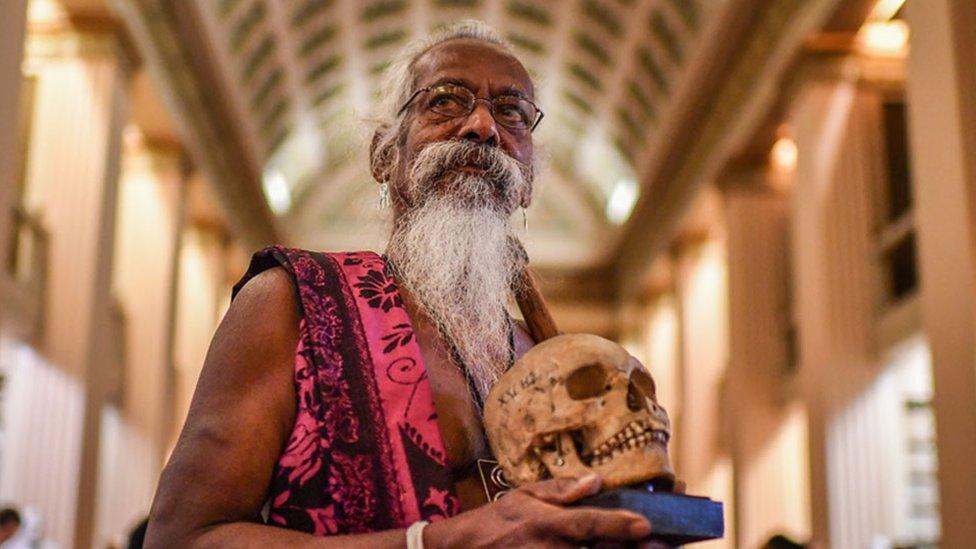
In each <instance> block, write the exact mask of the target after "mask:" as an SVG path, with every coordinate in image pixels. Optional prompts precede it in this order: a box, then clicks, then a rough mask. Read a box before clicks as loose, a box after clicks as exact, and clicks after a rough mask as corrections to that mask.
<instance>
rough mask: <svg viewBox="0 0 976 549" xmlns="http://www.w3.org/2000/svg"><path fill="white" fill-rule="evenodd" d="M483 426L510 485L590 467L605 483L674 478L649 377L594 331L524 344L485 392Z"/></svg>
mask: <svg viewBox="0 0 976 549" xmlns="http://www.w3.org/2000/svg"><path fill="white" fill-rule="evenodd" d="M485 428H486V432H487V434H488V440H489V442H490V444H491V448H492V450H493V451H494V453H495V457H496V458H497V459H498V463H499V465H500V466H501V467H502V470H504V472H505V477H506V479H507V480H508V481H509V482H510V483H511V484H512V485H515V486H518V485H520V484H524V483H527V482H533V481H536V480H540V479H542V478H545V477H546V476H552V477H554V478H565V477H581V476H583V475H585V474H588V473H591V472H594V473H597V474H598V475H600V476H601V477H602V478H603V488H604V489H610V488H616V487H619V486H628V485H632V484H636V483H640V482H648V481H650V482H653V483H654V484H655V485H656V486H659V487H663V488H665V489H670V487H671V486H672V485H673V482H674V472H673V471H672V469H671V462H670V460H669V458H668V446H667V445H668V440H669V439H670V436H671V425H670V421H669V420H668V414H667V412H666V411H665V410H664V408H662V407H661V406H660V405H659V404H658V403H657V396H656V391H655V386H654V380H653V379H652V378H651V376H650V374H648V373H647V372H646V371H645V370H644V369H643V368H641V367H640V366H639V364H638V363H637V361H636V360H634V359H632V358H631V357H630V355H629V354H628V353H627V351H626V350H624V349H623V348H622V347H620V346H619V345H617V344H616V343H613V342H611V341H608V340H606V339H603V338H602V337H598V336H595V335H588V334H569V335H561V336H557V337H554V338H552V339H549V340H546V341H544V342H542V343H540V344H539V345H536V346H535V347H533V348H532V349H531V350H530V351H529V352H527V353H526V354H525V355H524V356H523V357H522V358H521V359H520V360H519V361H518V362H516V363H515V365H514V366H512V368H511V369H510V370H509V371H508V372H506V373H505V375H504V376H502V377H501V379H499V380H498V382H497V383H496V384H495V386H494V387H493V388H492V390H491V392H490V393H489V395H488V399H487V401H486V403H485Z"/></svg>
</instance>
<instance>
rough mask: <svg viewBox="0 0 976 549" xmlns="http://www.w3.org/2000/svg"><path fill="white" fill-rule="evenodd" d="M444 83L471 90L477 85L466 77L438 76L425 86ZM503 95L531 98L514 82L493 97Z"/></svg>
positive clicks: (433, 86)
mask: <svg viewBox="0 0 976 549" xmlns="http://www.w3.org/2000/svg"><path fill="white" fill-rule="evenodd" d="M444 84H454V85H455V86H462V87H465V88H468V89H469V90H470V89H472V88H475V87H476V86H475V85H474V84H473V83H472V82H471V81H470V80H466V79H464V78H458V77H445V78H438V79H437V80H435V81H434V82H433V83H432V84H429V85H428V86H425V87H429V88H436V87H437V86H443V85H444ZM503 95H511V96H515V97H519V98H522V99H528V98H529V97H528V95H527V94H526V93H525V92H524V91H522V90H520V89H519V88H518V87H517V86H515V85H514V84H512V85H508V86H504V87H503V88H502V89H501V93H498V94H493V95H492V97H500V96H503Z"/></svg>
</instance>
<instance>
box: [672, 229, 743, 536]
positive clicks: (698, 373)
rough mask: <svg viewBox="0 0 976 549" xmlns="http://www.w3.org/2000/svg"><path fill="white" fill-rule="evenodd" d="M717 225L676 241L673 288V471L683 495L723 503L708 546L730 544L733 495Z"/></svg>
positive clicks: (724, 292) (724, 291)
mask: <svg viewBox="0 0 976 549" xmlns="http://www.w3.org/2000/svg"><path fill="white" fill-rule="evenodd" d="M721 233H722V230H721V227H720V226H719V227H716V228H714V229H713V230H712V233H711V234H709V235H707V236H701V237H700V238H695V239H687V240H686V241H684V242H682V243H680V244H679V245H678V247H679V250H680V251H679V252H678V258H677V261H676V272H677V277H676V278H677V283H676V286H677V290H676V296H677V300H678V301H679V309H680V323H681V345H682V349H681V356H682V366H681V369H682V380H681V383H680V390H681V391H682V396H681V397H680V399H679V400H680V401H681V402H682V403H683V404H684V405H683V406H682V407H681V415H680V431H679V432H677V433H675V434H674V443H675V445H676V451H677V454H678V456H679V457H680V461H679V462H678V464H677V466H678V467H680V469H678V470H677V473H678V474H679V475H680V476H681V477H682V478H684V479H686V481H687V482H688V493H689V494H702V495H707V496H708V497H711V498H712V499H716V500H719V501H722V502H723V503H724V504H725V528H726V530H725V538H723V539H721V540H716V541H711V542H707V544H706V545H703V547H704V546H708V547H734V546H735V539H736V533H735V532H736V522H735V520H736V519H735V505H736V504H735V498H734V493H733V486H732V478H733V477H732V462H731V452H730V442H731V441H730V440H729V438H728V433H729V431H728V420H729V419H730V418H729V416H728V413H729V411H728V408H727V406H726V405H725V403H723V402H722V394H723V390H722V386H723V383H724V380H725V370H726V364H727V361H728V315H727V312H726V306H727V300H728V287H727V284H726V281H727V275H726V249H725V239H724V236H723V235H722V234H721Z"/></svg>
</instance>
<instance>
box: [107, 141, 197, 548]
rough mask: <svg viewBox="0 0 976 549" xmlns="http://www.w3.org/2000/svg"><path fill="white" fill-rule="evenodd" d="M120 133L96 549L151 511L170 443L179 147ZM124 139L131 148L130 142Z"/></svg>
mask: <svg viewBox="0 0 976 549" xmlns="http://www.w3.org/2000/svg"><path fill="white" fill-rule="evenodd" d="M140 135H141V134H139V133H138V130H136V129H135V128H134V127H131V126H130V128H129V129H127V137H128V136H133V139H127V140H126V141H127V147H126V148H127V151H126V153H125V158H124V163H123V170H122V177H121V180H120V183H119V200H118V214H117V216H118V218H117V223H116V241H115V265H114V273H113V293H114V296H115V297H116V298H117V299H118V302H119V306H120V309H121V313H122V317H123V318H124V319H125V326H124V330H122V333H121V336H122V337H123V340H124V344H123V345H122V348H121V350H122V352H123V357H122V358H123V360H122V368H123V371H122V373H121V378H120V379H119V383H118V384H117V392H116V394H115V398H113V399H112V402H110V404H109V405H108V406H106V408H105V409H104V412H103V414H102V418H101V429H102V441H103V444H102V449H101V452H100V453H101V460H100V471H102V472H105V471H111V474H110V475H103V476H102V478H101V479H100V482H99V491H98V497H97V504H98V517H99V518H98V520H97V521H96V523H97V533H96V540H95V545H96V546H104V545H105V544H107V543H109V542H110V541H112V540H113V539H114V538H116V537H117V536H118V535H120V534H123V533H124V532H125V530H126V529H127V528H129V527H130V526H131V525H132V524H135V523H136V522H137V521H139V520H140V519H142V517H144V516H145V515H147V514H148V513H149V505H150V504H151V502H152V496H153V494H154V493H155V488H156V482H157V480H158V477H159V473H160V471H161V470H162V464H163V459H164V457H165V453H166V450H167V444H168V443H169V439H168V435H169V433H168V431H167V421H168V419H169V408H170V407H171V406H172V399H171V396H172V394H171V393H172V391H171V390H170V387H169V386H170V384H171V379H172V375H171V371H172V368H173V354H172V351H173V345H172V343H173V330H174V311H175V303H176V301H175V297H176V274H177V269H178V264H177V259H178V254H179V251H178V247H179V243H180V239H179V235H180V233H181V224H182V221H183V206H184V194H185V182H184V179H185V175H184V171H185V167H184V162H185V159H184V155H183V152H182V150H181V149H180V148H179V147H178V146H177V145H174V144H169V143H166V142H153V141H151V140H142V139H139V136H140ZM130 142H131V143H130Z"/></svg>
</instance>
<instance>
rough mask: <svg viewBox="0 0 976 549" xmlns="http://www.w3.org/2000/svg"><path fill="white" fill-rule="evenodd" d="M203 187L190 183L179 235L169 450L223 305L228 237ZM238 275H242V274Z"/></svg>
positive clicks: (196, 179)
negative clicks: (187, 205) (184, 222)
mask: <svg viewBox="0 0 976 549" xmlns="http://www.w3.org/2000/svg"><path fill="white" fill-rule="evenodd" d="M206 185H207V182H206V181H205V180H204V179H203V178H202V177H200V176H199V174H197V175H195V176H193V177H191V178H190V181H189V183H188V193H189V195H190V196H191V199H190V201H189V202H190V211H189V212H188V217H187V223H186V226H185V228H184V230H183V232H182V234H181V235H180V258H179V261H178V263H179V268H178V271H177V290H176V311H175V315H176V322H175V331H174V342H173V343H174V348H173V379H172V388H173V394H172V403H171V405H172V408H171V418H170V421H169V422H168V432H167V438H168V440H167V449H168V450H169V449H172V447H173V445H175V443H176V439H177V437H178V436H179V433H180V430H181V429H182V427H183V422H184V421H185V419H186V413H187V411H188V410H189V407H190V400H191V398H192V397H193V391H194V389H195V387H196V382H197V378H199V377H200V369H201V368H202V367H203V361H204V358H206V355H207V349H208V348H209V346H210V339H211V338H212V337H213V333H214V330H215V329H216V327H217V324H218V323H219V321H220V318H221V317H222V316H223V312H224V310H225V306H226V303H227V300H226V296H225V295H224V293H225V290H226V283H225V280H226V278H227V273H226V271H227V267H226V263H227V261H226V255H227V254H226V246H227V236H226V234H227V233H226V230H225V229H224V227H223V226H222V224H221V223H220V221H219V220H218V219H216V216H215V215H213V213H212V212H213V205H212V204H213V203H212V201H210V200H209V199H207V197H206V192H205V191H206ZM239 274H240V275H243V271H242V272H241V273H239Z"/></svg>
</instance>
